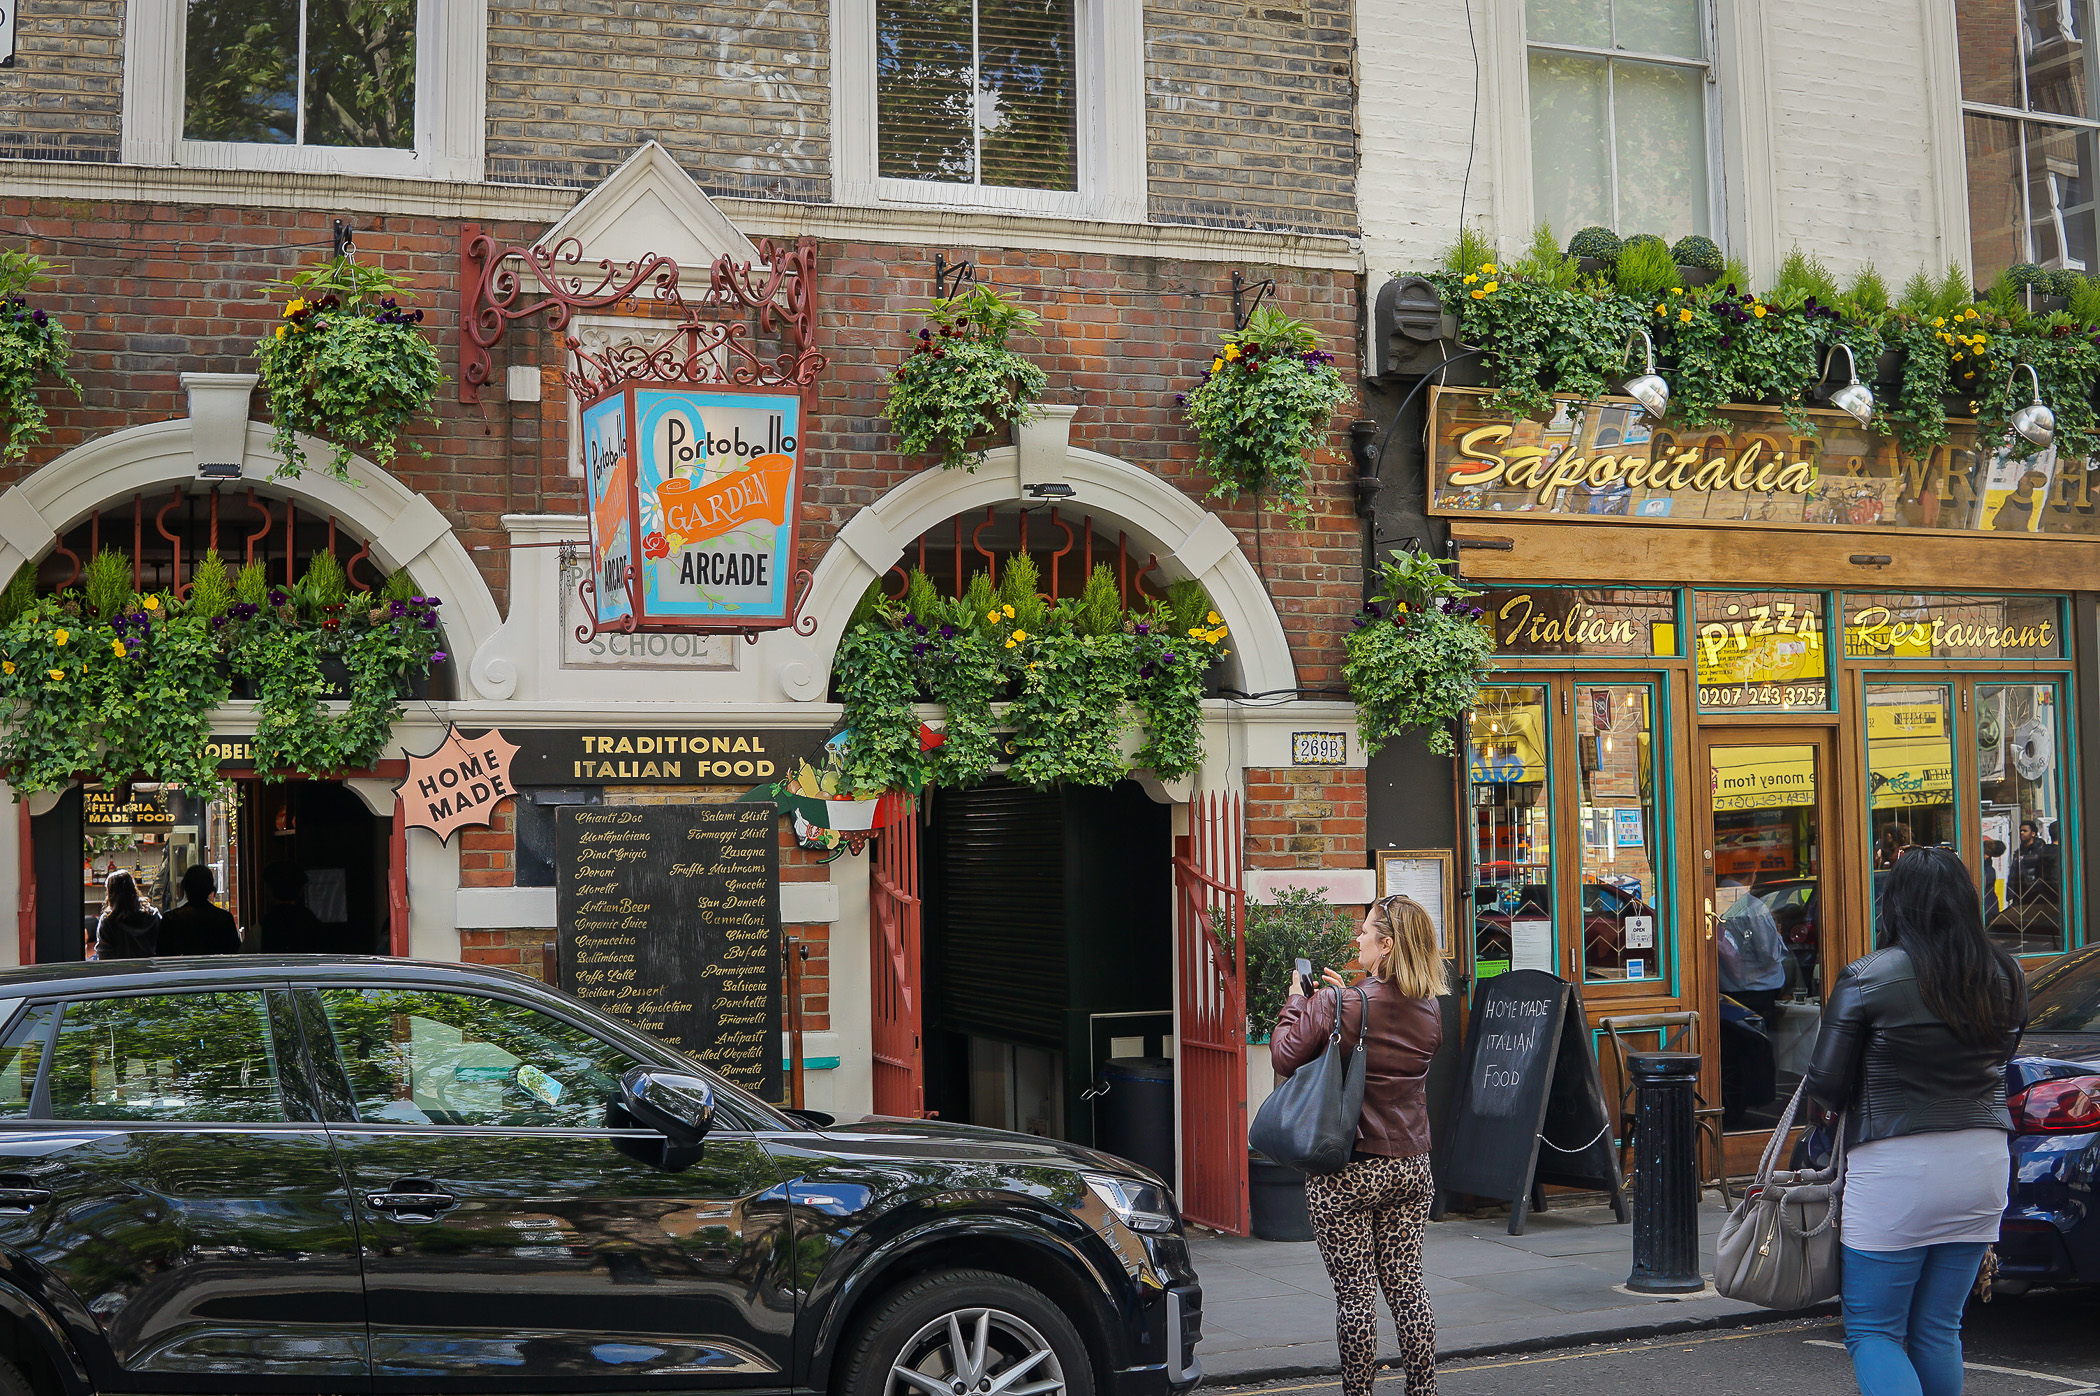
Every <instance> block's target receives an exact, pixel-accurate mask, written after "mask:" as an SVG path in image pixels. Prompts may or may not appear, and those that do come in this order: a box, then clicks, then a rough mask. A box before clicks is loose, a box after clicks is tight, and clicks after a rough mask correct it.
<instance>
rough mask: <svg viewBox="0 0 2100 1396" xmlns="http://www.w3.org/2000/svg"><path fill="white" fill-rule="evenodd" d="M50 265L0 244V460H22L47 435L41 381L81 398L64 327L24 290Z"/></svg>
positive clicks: (47, 421) (48, 268) (49, 419)
mask: <svg viewBox="0 0 2100 1396" xmlns="http://www.w3.org/2000/svg"><path fill="white" fill-rule="evenodd" d="M50 269H51V264H50V263H49V262H46V261H44V260H42V259H41V258H38V257H32V256H30V255H29V254H28V253H26V252H17V251H15V250H14V249H12V248H5V247H0V460H7V461H18V460H21V459H22V458H23V457H24V456H26V455H28V454H29V448H30V447H31V446H32V445H34V444H35V443H37V442H39V441H42V440H43V439H44V438H45V437H47V436H49V435H50V434H51V418H50V414H49V413H47V412H46V411H45V409H44V403H43V399H42V398H40V397H38V396H37V389H38V386H39V385H40V384H43V383H46V382H53V383H56V384H57V385H58V386H59V387H61V388H65V389H68V390H70V391H71V392H72V394H73V396H74V397H76V398H77V397H79V396H80V384H78V383H77V382H75V381H74V380H73V375H72V374H71V373H69V372H67V370H66V360H67V359H68V358H69V357H71V355H72V352H73V346H72V341H71V340H69V339H68V338H67V337H66V330H65V326H63V325H61V324H60V323H59V322H58V317H57V316H55V315H53V314H51V313H50V312H49V311H47V310H44V309H42V308H41V307H38V306H34V305H31V304H30V303H29V298H28V296H27V295H25V294H24V293H25V292H26V291H28V290H29V288H30V287H31V286H32V285H34V284H35V283H36V282H38V281H41V280H43V279H44V274H45V273H46V272H47V271H49V270H50Z"/></svg>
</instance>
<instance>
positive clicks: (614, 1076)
mask: <svg viewBox="0 0 2100 1396" xmlns="http://www.w3.org/2000/svg"><path fill="white" fill-rule="evenodd" d="M319 997H320V1000H321V1006H322V1009H323V1011H324V1012H325V1013H326V1015H327V1018H328V1026H329V1028H330V1029H331V1031H332V1032H333V1034H334V1036H335V1044H336V1048H337V1053H338V1056H339V1058H340V1060H341V1062H342V1066H343V1072H344V1074H345V1075H346V1076H347V1077H348V1078H349V1083H350V1099H351V1111H352V1113H353V1115H354V1117H355V1118H356V1120H357V1121H358V1122H359V1123H362V1124H438V1125H481V1126H488V1127H494V1128H513V1129H515V1128H542V1129H548V1128H552V1129H603V1128H605V1126H606V1123H607V1121H606V1107H607V1106H608V1105H610V1104H611V1103H612V1102H613V1101H615V1100H617V1099H618V1098H619V1091H620V1077H621V1076H622V1075H623V1074H624V1073H625V1072H626V1071H627V1070H628V1069H629V1068H630V1067H632V1066H634V1065H635V1060H634V1058H633V1057H631V1056H629V1055H628V1054H627V1053H626V1052H623V1051H621V1050H620V1049H619V1048H617V1047H614V1046H613V1045H612V1044H610V1043H608V1042H604V1041H602V1040H600V1039H599V1038H597V1037H594V1036H593V1035H591V1034H590V1033H588V1032H585V1031H584V1030H583V1029H582V1028H579V1027H575V1026H572V1025H571V1024H568V1023H565V1022H563V1021H561V1020H560V1019H559V1018H556V1017H553V1016H552V1015H550V1014H547V1013H542V1012H541V1011H540V1010H538V1009H536V1008H529V1007H527V1006H525V1005H524V1004H518V1003H509V1002H506V1001H504V1000H502V999H496V998H484V997H482V996H480V995H478V994H447V993H440V992H437V991H435V990H428V989H390V988H370V989H322V990H321V991H320V994H319Z"/></svg>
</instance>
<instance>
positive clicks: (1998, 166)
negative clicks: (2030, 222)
mask: <svg viewBox="0 0 2100 1396" xmlns="http://www.w3.org/2000/svg"><path fill="white" fill-rule="evenodd" d="M1961 124H1962V136H1963V141H1962V144H1963V148H1964V150H1965V151H1966V153H1967V160H1968V173H1969V263H1970V266H1971V268H1972V269H1973V275H1974V276H1975V278H1976V284H1977V285H1979V286H1988V285H1989V284H1990V283H1991V282H1993V281H1996V280H1997V279H1998V273H1999V272H2001V271H2004V270H2005V269H2006V268H2007V267H2009V266H2011V265H2012V264H2013V263H2014V262H2024V261H2026V260H2027V234H2026V213H2025V207H2026V203H2027V198H2026V193H2025V190H2024V188H2023V185H2022V181H2021V178H2020V123H2019V122H2017V121H2012V120H2009V119H2007V118H2005V117H2002V116H1978V115H1976V114H1975V113H1974V112H1968V113H1964V114H1963V116H1962V119H1961Z"/></svg>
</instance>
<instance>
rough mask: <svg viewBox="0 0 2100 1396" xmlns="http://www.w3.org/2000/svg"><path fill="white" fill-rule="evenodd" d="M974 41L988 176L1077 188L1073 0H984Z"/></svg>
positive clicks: (1019, 184)
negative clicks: (975, 43) (975, 41)
mask: <svg viewBox="0 0 2100 1396" xmlns="http://www.w3.org/2000/svg"><path fill="white" fill-rule="evenodd" d="M977 43H978V87H977V122H978V128H979V132H980V136H979V139H980V140H981V142H982V144H983V148H984V174H983V177H982V178H983V182H984V183H986V184H994V185H999V186H1001V187H1004V188H1009V189H1077V188H1078V187H1079V130H1078V120H1079V102H1078V98H1077V95H1076V85H1077V73H1076V71H1075V69H1074V67H1073V61H1072V0H981V3H980V4H979V5H978V11H977Z"/></svg>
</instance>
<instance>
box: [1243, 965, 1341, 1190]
mask: <svg viewBox="0 0 2100 1396" xmlns="http://www.w3.org/2000/svg"><path fill="white" fill-rule="evenodd" d="M1356 997H1357V1001H1358V1006H1359V1007H1361V1008H1362V1009H1363V1019H1362V1022H1360V1023H1359V1024H1358V1026H1357V1032H1356V1047H1355V1050H1353V1051H1348V1052H1345V1051H1343V1050H1342V991H1341V990H1340V989H1336V990H1335V991H1334V1030H1333V1031H1332V1032H1330V1033H1329V1034H1328V1035H1327V1050H1326V1051H1325V1052H1322V1053H1321V1054H1320V1057H1319V1059H1318V1060H1317V1061H1312V1062H1307V1063H1306V1064H1305V1065H1304V1066H1302V1067H1299V1068H1298V1069H1297V1070H1296V1071H1294V1072H1292V1073H1291V1075H1290V1078H1289V1079H1288V1080H1286V1081H1285V1082H1283V1084H1282V1085H1280V1086H1278V1087H1277V1088H1276V1089H1275V1091H1274V1092H1273V1093H1272V1094H1271V1095H1270V1096H1269V1098H1268V1099H1267V1100H1265V1101H1263V1102H1262V1106H1261V1109H1260V1111H1259V1112H1257V1113H1256V1115H1255V1116H1254V1123H1253V1124H1252V1125H1250V1126H1249V1127H1248V1129H1247V1143H1248V1145H1249V1146H1250V1147H1252V1148H1253V1149H1255V1150H1256V1151H1257V1152H1259V1153H1261V1154H1263V1155H1265V1156H1267V1157H1269V1158H1272V1159H1274V1160H1275V1161H1276V1162H1278V1163H1282V1164H1288V1165H1289V1166H1290V1167H1292V1168H1302V1169H1304V1170H1305V1171H1306V1172H1308V1173H1333V1172H1336V1171H1337V1170H1339V1169H1340V1168H1341V1167H1342V1166H1343V1165H1344V1164H1346V1163H1348V1162H1349V1155H1350V1153H1351V1152H1352V1151H1354V1150H1355V1148H1356V1127H1357V1123H1358V1121H1359V1120H1360V1119H1361V1118H1362V1116H1363V1113H1364V1039H1365V1038H1366V1037H1367V1036H1369V1035H1370V1026H1371V1001H1370V999H1369V998H1368V997H1366V996H1365V994H1364V991H1363V990H1362V989H1361V988H1359V989H1358V990H1357V991H1356Z"/></svg>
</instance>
